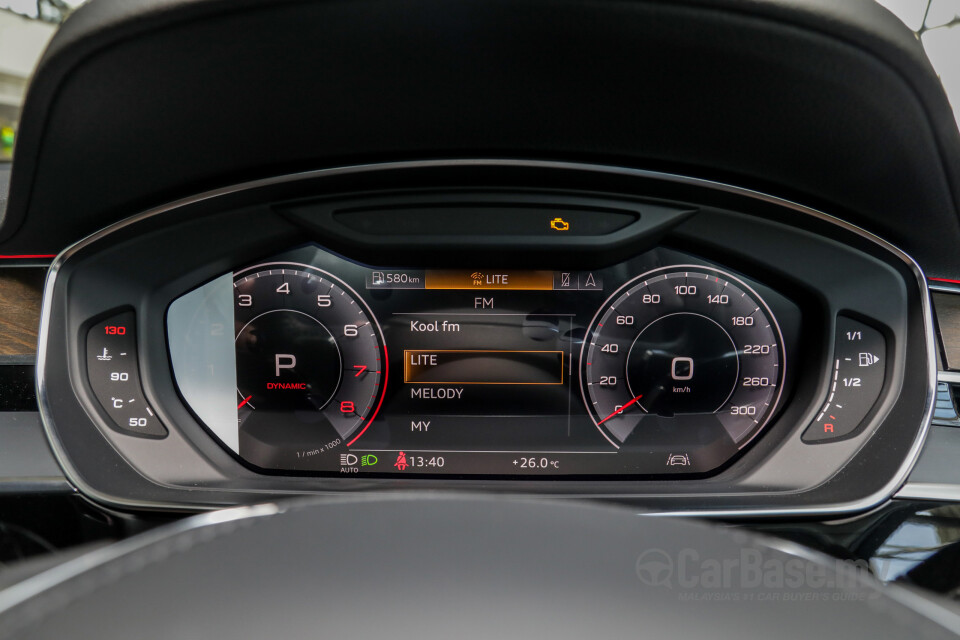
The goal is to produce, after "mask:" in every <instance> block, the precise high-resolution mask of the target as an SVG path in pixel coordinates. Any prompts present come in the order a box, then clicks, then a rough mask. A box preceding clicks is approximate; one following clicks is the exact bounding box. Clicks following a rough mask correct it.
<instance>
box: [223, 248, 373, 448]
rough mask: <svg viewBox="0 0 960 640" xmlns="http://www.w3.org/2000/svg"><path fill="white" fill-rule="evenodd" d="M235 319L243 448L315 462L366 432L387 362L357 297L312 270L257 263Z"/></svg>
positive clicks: (238, 289)
mask: <svg viewBox="0 0 960 640" xmlns="http://www.w3.org/2000/svg"><path fill="white" fill-rule="evenodd" d="M234 319H235V323H236V324H235V336H236V357H237V411H238V420H239V423H240V440H241V443H240V446H241V450H245V451H247V452H248V453H249V454H250V455H252V456H253V457H255V458H256V459H258V460H259V461H260V464H261V466H271V464H270V459H271V457H272V456H271V453H270V452H271V451H273V450H274V449H277V448H280V449H282V451H284V452H286V451H290V450H291V449H292V450H298V447H300V445H302V452H303V455H308V454H310V452H312V451H313V450H314V447H315V445H316V444H317V443H322V444H331V443H333V444H334V446H336V445H339V444H346V445H349V444H351V443H352V442H353V441H354V440H355V439H356V438H358V437H359V435H360V434H361V433H363V431H364V429H365V428H366V426H367V425H369V423H370V421H372V419H373V418H374V416H375V414H376V411H377V408H378V406H379V403H380V401H381V399H382V398H383V393H384V386H385V385H384V382H385V379H386V367H387V359H386V354H385V349H384V346H383V335H382V333H381V331H380V327H379V325H378V324H377V322H376V320H375V318H374V317H373V314H372V313H371V312H370V310H369V309H368V308H367V306H366V305H365V304H364V303H363V301H362V300H361V299H360V298H359V297H358V296H357V294H356V292H354V291H353V290H352V289H351V288H350V287H349V286H348V285H346V284H345V283H343V282H342V281H340V280H338V279H337V278H334V277H333V276H332V275H330V274H329V273H326V272H324V271H321V270H319V269H315V268H312V267H307V266H305V265H296V264H286V263H279V264H265V265H257V266H255V267H251V268H250V269H247V270H245V271H243V272H240V273H238V274H237V275H236V277H235V279H234ZM257 453H259V455H257Z"/></svg>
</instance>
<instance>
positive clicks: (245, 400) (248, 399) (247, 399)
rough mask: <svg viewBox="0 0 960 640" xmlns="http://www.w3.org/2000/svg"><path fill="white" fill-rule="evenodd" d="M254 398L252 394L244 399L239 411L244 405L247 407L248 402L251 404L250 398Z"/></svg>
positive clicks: (238, 406) (239, 405)
mask: <svg viewBox="0 0 960 640" xmlns="http://www.w3.org/2000/svg"><path fill="white" fill-rule="evenodd" d="M252 397H253V395H252V394H251V395H249V396H247V397H246V398H244V399H243V402H241V403H240V404H238V405H237V409H239V408H240V407H242V406H243V405H245V404H247V403H248V402H250V398H252Z"/></svg>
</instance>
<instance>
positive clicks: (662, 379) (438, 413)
mask: <svg viewBox="0 0 960 640" xmlns="http://www.w3.org/2000/svg"><path fill="white" fill-rule="evenodd" d="M759 290H763V291H764V295H763V296H761V294H760V293H759V292H758V291H759ZM768 300H773V301H774V302H775V304H774V306H771V305H770V303H769V302H768ZM775 311H777V312H778V313H781V314H786V315H794V314H796V313H797V311H796V307H795V306H794V305H792V303H790V302H789V301H787V300H786V299H785V298H783V297H782V296H780V295H779V294H776V293H775V292H773V291H772V290H769V289H766V288H762V287H761V285H758V284H756V283H748V282H747V281H746V280H745V279H743V278H742V277H740V276H738V275H735V274H733V273H730V272H729V271H727V270H723V269H720V268H717V267H714V266H713V265H710V264H707V263H704V262H703V261H700V260H696V259H693V258H692V257H691V256H687V255H684V254H680V253H677V252H673V251H666V250H662V249H661V250H655V251H654V252H651V253H650V254H649V255H644V256H641V257H638V258H636V259H634V260H631V261H629V262H626V263H622V264H619V265H615V266H613V267H608V268H604V269H598V270H595V271H580V272H576V271H569V272H568V271H556V270H544V269H540V270H497V269H487V268H483V267H482V266H478V267H477V268H474V269H461V270H429V269H427V270H415V269H383V268H376V267H370V266H366V265H359V264H356V263H353V262H350V261H348V260H346V259H343V258H341V257H339V256H336V255H333V254H331V253H328V252H326V251H323V250H321V249H319V248H315V247H310V248H306V249H301V250H298V251H296V252H291V253H290V254H288V255H285V256H280V257H278V258H276V259H271V260H265V261H261V262H258V263H257V264H254V265H251V266H249V267H245V268H242V269H239V270H237V271H236V272H234V273H233V274H227V275H225V276H224V277H223V278H220V279H218V280H215V281H213V282H211V283H208V284H207V285H205V286H204V287H201V288H200V289H198V290H196V291H194V292H191V293H190V294H187V295H186V296H184V297H182V298H180V299H179V300H177V301H176V302H175V303H174V305H172V306H171V309H170V318H169V322H170V327H171V332H172V331H173V329H172V328H173V327H174V325H176V326H177V327H182V329H178V331H179V332H180V333H181V334H182V335H177V336H175V335H172V333H171V344H172V345H174V344H180V345H181V347H179V348H175V347H172V349H173V353H172V355H173V362H174V371H175V374H176V377H177V382H178V385H179V387H180V390H181V393H182V394H183V396H184V399H185V400H186V401H187V404H188V405H189V406H190V407H191V408H192V409H193V411H194V413H195V414H196V415H197V417H198V418H199V419H200V420H201V422H203V424H204V425H205V426H207V428H208V429H209V430H210V431H211V432H212V433H213V434H214V435H215V436H216V437H217V438H218V439H219V440H220V442H221V443H222V444H223V445H224V446H225V447H226V448H228V449H229V450H231V451H232V452H233V453H234V454H235V455H236V456H238V457H239V458H240V459H241V460H243V461H244V462H245V463H247V464H249V465H252V466H253V467H255V468H256V469H258V470H262V471H269V472H291V473H308V474H335V475H350V474H406V475H422V474H430V475H434V474H444V475H463V476H470V475H483V476H492V477H499V476H520V477H522V476H544V475H550V476H570V477H584V476H597V477H602V476H610V475H616V476H660V475H684V474H705V473H709V472H712V471H715V470H717V469H719V468H720V467H722V466H723V465H725V464H727V463H728V462H729V461H730V460H732V459H733V458H734V457H735V456H736V455H737V453H738V452H739V451H740V450H741V449H742V448H743V447H744V446H746V444H747V443H749V442H750V441H751V440H752V439H753V438H754V437H755V436H756V435H757V434H758V433H760V432H761V431H762V430H763V428H764V426H766V425H767V424H768V423H769V422H770V420H771V419H772V417H773V416H774V415H775V414H776V412H777V409H778V405H779V400H780V398H781V395H782V392H783V389H784V378H785V371H786V365H787V363H786V353H785V350H784V337H783V335H782V334H781V329H780V326H779V324H778V322H777V318H776V314H775ZM218 324H219V325H221V331H220V332H219V334H218V333H217V331H216V330H215V329H212V327H214V326H215V325H218ZM227 326H229V327H232V331H226V330H223V329H225V327H227ZM183 345H186V346H183ZM201 370H202V371H203V373H202V374H201V373H200V371H201Z"/></svg>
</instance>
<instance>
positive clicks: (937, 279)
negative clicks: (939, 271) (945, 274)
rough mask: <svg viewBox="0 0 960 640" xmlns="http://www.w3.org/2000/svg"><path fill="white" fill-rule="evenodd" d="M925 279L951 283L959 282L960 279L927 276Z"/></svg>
mask: <svg viewBox="0 0 960 640" xmlns="http://www.w3.org/2000/svg"><path fill="white" fill-rule="evenodd" d="M927 280H935V281H937V282H950V283H952V284H960V280H951V279H950V278H927Z"/></svg>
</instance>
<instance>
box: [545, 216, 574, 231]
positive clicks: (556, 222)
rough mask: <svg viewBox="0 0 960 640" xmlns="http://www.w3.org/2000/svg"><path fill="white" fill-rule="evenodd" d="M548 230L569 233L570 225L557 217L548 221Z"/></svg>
mask: <svg viewBox="0 0 960 640" xmlns="http://www.w3.org/2000/svg"><path fill="white" fill-rule="evenodd" d="M550 228H551V229H553V230H554V231H570V223H569V222H567V221H566V220H564V219H563V218H560V217H557V218H554V219H553V220H551V221H550Z"/></svg>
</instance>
